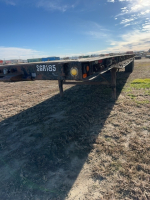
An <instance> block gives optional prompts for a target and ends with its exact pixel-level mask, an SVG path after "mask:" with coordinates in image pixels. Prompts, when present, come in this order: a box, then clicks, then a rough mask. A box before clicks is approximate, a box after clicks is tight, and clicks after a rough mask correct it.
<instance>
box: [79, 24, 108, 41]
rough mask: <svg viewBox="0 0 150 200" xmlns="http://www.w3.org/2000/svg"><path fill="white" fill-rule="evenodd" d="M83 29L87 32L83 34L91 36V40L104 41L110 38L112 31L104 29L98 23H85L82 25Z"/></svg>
mask: <svg viewBox="0 0 150 200" xmlns="http://www.w3.org/2000/svg"><path fill="white" fill-rule="evenodd" d="M81 27H82V29H84V30H85V31H83V32H82V34H84V35H87V36H89V37H90V39H102V38H104V37H109V32H110V30H108V29H106V28H104V27H102V26H101V25H99V24H98V23H96V22H93V21H83V22H82V23H81Z"/></svg>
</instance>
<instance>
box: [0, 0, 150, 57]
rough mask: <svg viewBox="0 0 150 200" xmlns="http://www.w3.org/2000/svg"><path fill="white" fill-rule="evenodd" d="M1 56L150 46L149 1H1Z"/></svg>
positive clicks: (88, 51)
mask: <svg viewBox="0 0 150 200" xmlns="http://www.w3.org/2000/svg"><path fill="white" fill-rule="evenodd" d="M0 26H1V31H0V59H19V58H20V59H27V58H36V57H46V56H60V57H63V56H76V55H77V56H78V55H88V54H101V53H109V52H125V51H129V50H134V51H135V50H137V51H138V50H148V49H149V48H150V0H92V1H91V0H74V1H73V0H0Z"/></svg>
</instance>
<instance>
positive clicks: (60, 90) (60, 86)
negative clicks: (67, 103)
mask: <svg viewBox="0 0 150 200" xmlns="http://www.w3.org/2000/svg"><path fill="white" fill-rule="evenodd" d="M58 86H59V92H60V96H61V97H62V96H63V80H58Z"/></svg>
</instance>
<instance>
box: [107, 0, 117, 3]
mask: <svg viewBox="0 0 150 200" xmlns="http://www.w3.org/2000/svg"><path fill="white" fill-rule="evenodd" d="M107 2H112V3H114V2H115V0H107Z"/></svg>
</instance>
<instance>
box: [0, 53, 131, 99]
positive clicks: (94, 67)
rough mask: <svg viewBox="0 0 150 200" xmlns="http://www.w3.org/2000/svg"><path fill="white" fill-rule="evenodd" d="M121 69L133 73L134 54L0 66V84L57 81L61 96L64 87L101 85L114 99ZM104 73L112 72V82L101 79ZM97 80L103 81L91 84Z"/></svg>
mask: <svg viewBox="0 0 150 200" xmlns="http://www.w3.org/2000/svg"><path fill="white" fill-rule="evenodd" d="M122 68H125V72H129V73H131V72H132V71H133V68H134V55H133V54H124V55H115V56H104V57H92V58H82V59H78V60H57V61H47V62H35V63H20V64H15V65H13V64H9V65H1V66H0V81H3V82H6V81H33V80H58V85H59V90H60V95H61V96H62V95H63V84H81V85H82V84H87V85H92V84H93V85H100V84H103V85H109V86H110V87H111V88H112V97H113V98H114V99H115V98H116V71H117V70H119V69H122ZM107 71H110V72H111V80H106V79H105V78H104V77H103V74H104V73H105V72H107ZM97 76H102V78H103V79H104V81H103V82H95V81H94V82H93V79H95V78H96V77H97ZM67 81H69V82H67Z"/></svg>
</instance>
